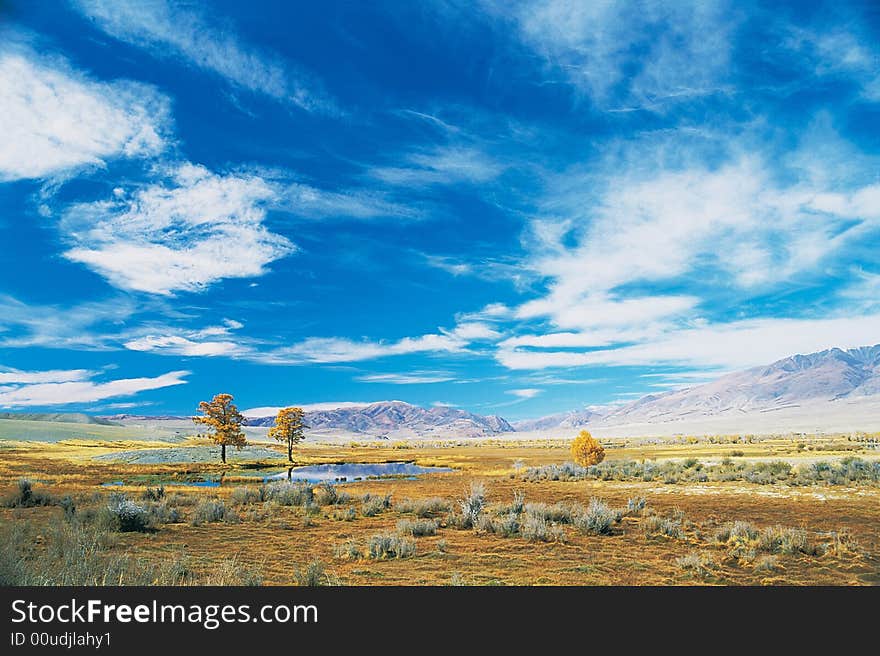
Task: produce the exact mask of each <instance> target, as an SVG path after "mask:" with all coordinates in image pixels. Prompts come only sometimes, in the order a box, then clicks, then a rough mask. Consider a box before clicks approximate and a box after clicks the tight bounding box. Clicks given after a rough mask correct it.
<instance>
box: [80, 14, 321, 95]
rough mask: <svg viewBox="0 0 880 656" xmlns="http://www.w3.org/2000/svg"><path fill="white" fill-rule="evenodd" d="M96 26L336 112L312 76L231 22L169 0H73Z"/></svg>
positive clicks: (239, 82)
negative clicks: (238, 32)
mask: <svg viewBox="0 0 880 656" xmlns="http://www.w3.org/2000/svg"><path fill="white" fill-rule="evenodd" d="M72 2H73V6H74V7H75V8H77V9H78V10H79V11H80V12H82V14H83V15H85V16H86V17H87V18H89V19H90V20H91V21H92V22H93V23H94V25H95V26H97V27H98V28H99V29H101V30H103V31H104V32H106V33H107V34H109V35H110V36H112V37H113V38H115V39H119V40H120V41H124V42H126V43H130V44H132V45H135V46H138V47H142V48H145V49H147V50H148V51H149V52H150V53H151V54H152V55H154V56H156V57H159V58H179V59H182V60H183V61H184V62H185V63H187V64H189V65H191V66H195V67H197V68H201V69H203V70H206V71H210V72H212V73H214V74H216V75H219V76H220V77H222V78H224V79H225V80H227V81H228V82H229V83H230V84H231V85H233V87H235V88H238V89H244V90H247V91H251V92H255V93H260V94H264V95H266V96H268V97H270V98H273V99H276V100H279V101H283V102H289V103H293V104H295V105H298V106H299V107H302V108H303V109H306V110H309V111H323V112H326V111H329V112H335V111H336V109H335V106H334V103H333V102H332V100H330V99H329V98H328V97H327V95H326V94H325V93H324V92H323V91H322V90H321V89H320V85H319V84H318V83H317V81H316V80H315V79H314V77H313V76H312V75H309V74H307V73H306V72H305V71H303V70H301V69H300V68H299V67H297V66H296V65H294V64H291V63H290V62H285V61H283V60H281V59H280V58H279V57H278V56H277V55H275V54H273V53H270V52H265V51H263V50H261V49H258V48H256V47H255V46H252V45H249V44H247V43H245V42H243V41H242V40H241V39H240V38H239V37H238V36H237V35H236V34H235V33H234V32H233V31H232V30H231V29H229V27H228V25H227V26H225V27H221V26H220V25H219V24H216V22H215V21H212V20H209V18H208V17H207V16H206V15H205V14H203V13H201V12H199V11H197V10H195V9H194V8H192V7H191V6H181V5H179V4H172V3H169V2H166V1H165V0H149V1H147V2H142V1H139V0H72Z"/></svg>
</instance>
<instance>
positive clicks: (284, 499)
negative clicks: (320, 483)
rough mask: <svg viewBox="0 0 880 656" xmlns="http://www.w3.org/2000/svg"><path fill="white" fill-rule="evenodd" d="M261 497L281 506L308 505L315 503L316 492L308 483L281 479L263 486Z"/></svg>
mask: <svg viewBox="0 0 880 656" xmlns="http://www.w3.org/2000/svg"><path fill="white" fill-rule="evenodd" d="M260 498H261V500H263V501H271V502H272V503H276V504H278V505H279V506H308V505H309V504H312V503H314V501H315V493H314V490H313V489H312V486H311V485H309V484H308V483H304V482H299V481H298V482H293V483H291V482H287V481H279V482H276V483H269V484H268V485H264V486H262V487H261V488H260Z"/></svg>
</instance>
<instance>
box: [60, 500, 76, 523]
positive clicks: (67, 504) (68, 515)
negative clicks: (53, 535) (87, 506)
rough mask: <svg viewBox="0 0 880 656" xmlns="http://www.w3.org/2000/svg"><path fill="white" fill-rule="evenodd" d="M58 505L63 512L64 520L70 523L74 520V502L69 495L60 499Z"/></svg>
mask: <svg viewBox="0 0 880 656" xmlns="http://www.w3.org/2000/svg"><path fill="white" fill-rule="evenodd" d="M58 505H59V506H61V510H62V511H63V512H64V519H65V520H67V521H68V522H72V521H73V520H74V519H75V518H76V502H75V501H74V500H73V499H72V498H71V497H70V495H67V496H65V497H62V499H61V500H60V501H59V502H58Z"/></svg>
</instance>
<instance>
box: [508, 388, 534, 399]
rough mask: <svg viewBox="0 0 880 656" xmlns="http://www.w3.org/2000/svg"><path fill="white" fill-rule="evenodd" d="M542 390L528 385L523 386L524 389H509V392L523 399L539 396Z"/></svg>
mask: <svg viewBox="0 0 880 656" xmlns="http://www.w3.org/2000/svg"><path fill="white" fill-rule="evenodd" d="M542 391H543V390H540V389H537V388H534V387H527V388H523V389H514V390H508V392H507V393H508V394H513V395H514V396H518V397H519V398H521V399H533V398H535V397H536V396H538V394H540V393H541V392H542Z"/></svg>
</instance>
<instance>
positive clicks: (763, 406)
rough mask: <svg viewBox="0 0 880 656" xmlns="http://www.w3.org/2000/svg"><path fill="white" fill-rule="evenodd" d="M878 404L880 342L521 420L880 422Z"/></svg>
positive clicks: (607, 424)
mask: <svg viewBox="0 0 880 656" xmlns="http://www.w3.org/2000/svg"><path fill="white" fill-rule="evenodd" d="M876 407H880V344H878V345H875V346H865V347H861V348H854V349H848V350H843V349H839V348H832V349H828V350H825V351H821V352H818V353H811V354H808V355H793V356H791V357H787V358H783V359H782V360H778V361H777V362H774V363H772V364H769V365H764V366H759V367H753V368H751V369H747V370H745V371H740V372H736V373H731V374H727V375H725V376H721V377H720V378H718V379H717V380H714V381H712V382H709V383H705V384H702V385H697V386H694V387H689V388H685V389H678V390H671V391H668V392H662V393H658V394H649V395H647V396H643V397H642V398H640V399H637V400H635V401H632V402H630V403H627V404H625V405H622V406H616V407H614V406H608V407H606V408H604V409H597V410H596V411H594V412H592V414H590V411H575V412H570V413H564V414H560V415H551V416H549V417H542V418H540V419H536V420H531V421H528V422H517V423H516V424H515V426H516V428H517V430H520V431H523V430H546V429H550V428H568V427H573V426H580V425H584V426H588V427H590V428H608V429H609V430H610V429H612V428H614V427H620V426H627V425H638V426H646V425H650V426H656V425H659V424H667V423H668V424H672V423H674V424H680V425H681V430H686V429H687V428H686V424H687V423H688V422H690V423H699V422H703V421H704V420H707V419H725V418H726V419H729V420H730V421H728V422H727V424H728V425H732V426H735V425H741V426H744V427H745V426H760V425H761V421H765V420H764V419H761V418H767V417H769V416H770V415H771V414H773V415H778V416H779V417H788V416H790V417H796V418H797V419H798V420H799V421H802V422H805V425H810V424H811V423H812V424H814V425H817V426H830V424H828V422H827V421H826V420H827V418H828V417H830V416H832V415H835V421H836V422H838V423H839V422H840V421H843V420H845V418H846V415H847V413H848V414H849V415H850V416H853V417H854V415H855V413H862V414H863V415H865V416H864V419H863V420H862V421H863V423H866V424H867V423H872V422H873V426H880V415H878V414H877V411H876V410H875V408H876ZM585 412H586V414H585ZM838 416H839V417H838ZM766 421H771V420H766ZM578 422H581V423H578ZM700 425H703V424H700ZM841 425H843V424H841ZM862 427H863V428H871V427H872V426H868V425H864V426H862ZM743 430H745V428H744V429H743Z"/></svg>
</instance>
